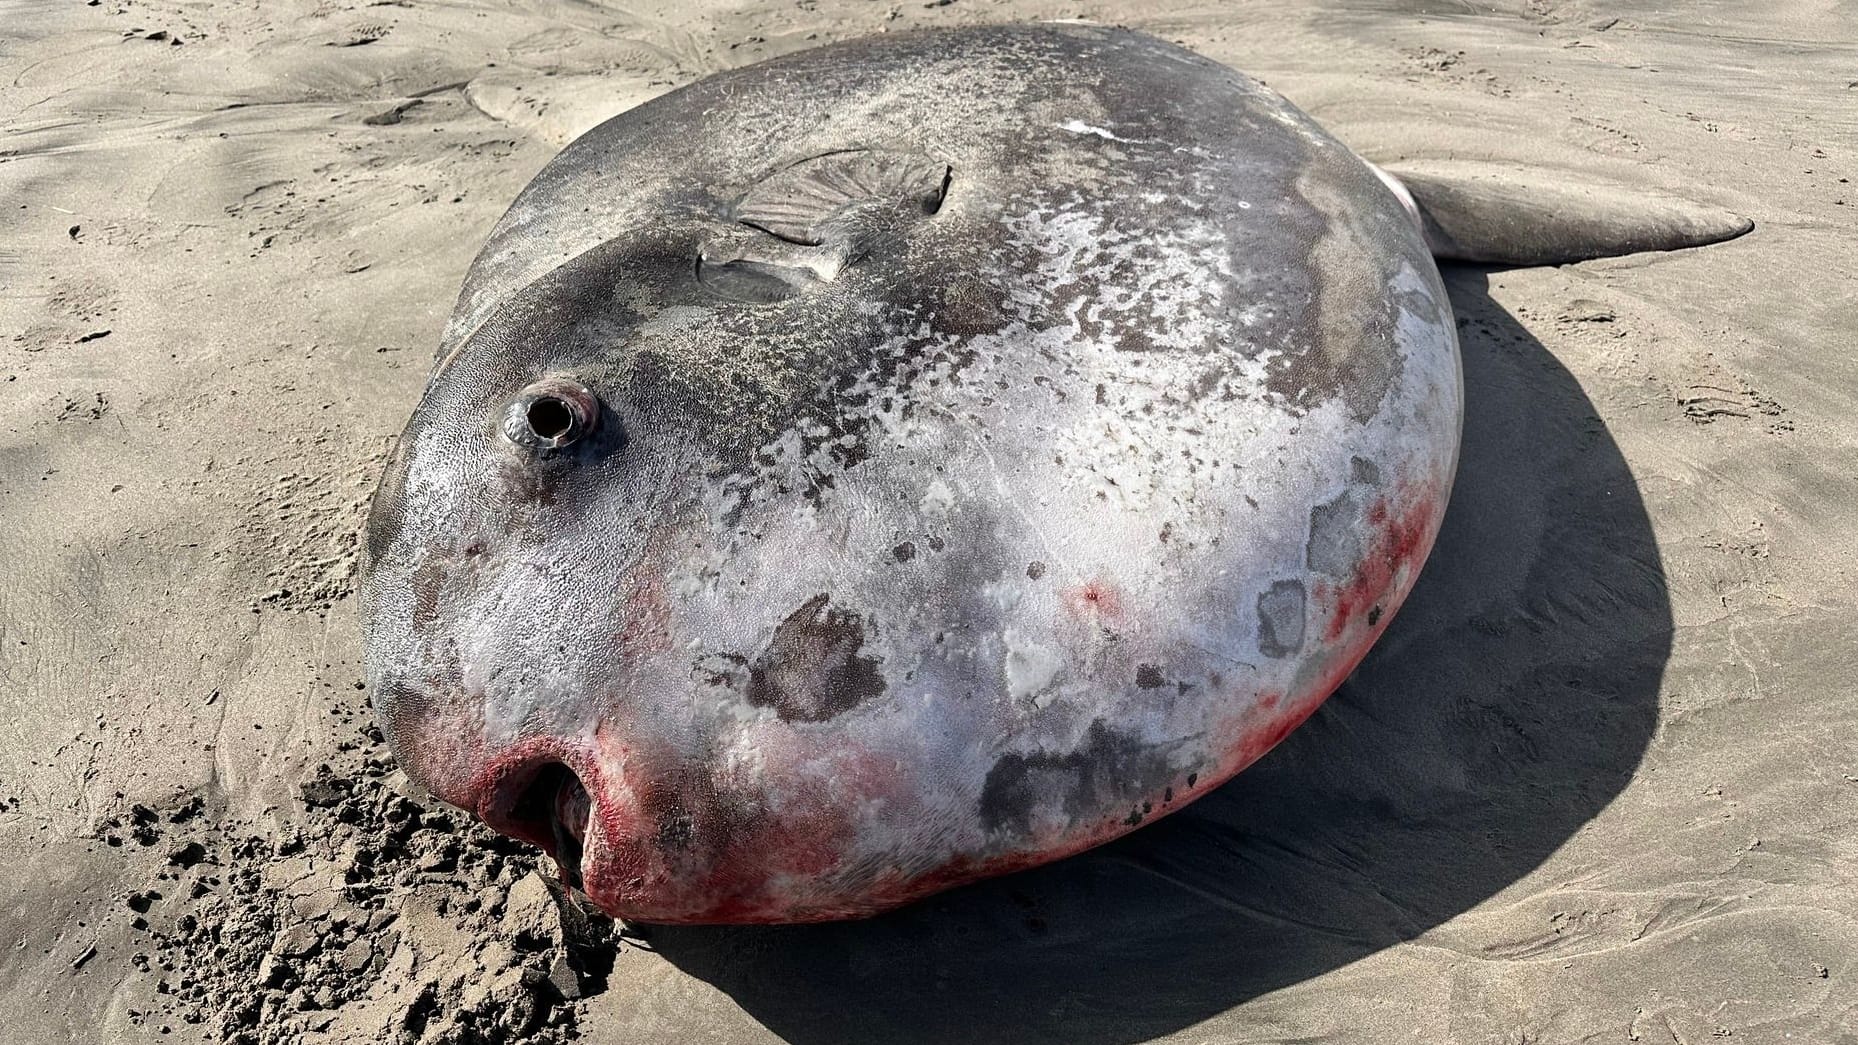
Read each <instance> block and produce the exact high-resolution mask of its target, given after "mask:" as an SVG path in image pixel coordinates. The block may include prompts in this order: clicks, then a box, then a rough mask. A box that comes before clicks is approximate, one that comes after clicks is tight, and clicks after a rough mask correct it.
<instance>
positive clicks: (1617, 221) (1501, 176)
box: [1384, 164, 1754, 265]
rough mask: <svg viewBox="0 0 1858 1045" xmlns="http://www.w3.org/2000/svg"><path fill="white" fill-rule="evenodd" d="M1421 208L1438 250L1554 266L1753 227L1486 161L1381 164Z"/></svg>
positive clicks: (1696, 208) (1672, 246) (1711, 239)
mask: <svg viewBox="0 0 1858 1045" xmlns="http://www.w3.org/2000/svg"><path fill="white" fill-rule="evenodd" d="M1384 173H1386V174H1390V175H1391V176H1392V177H1394V178H1396V179H1398V180H1399V182H1400V184H1401V185H1402V186H1403V187H1404V188H1405V189H1406V191H1407V192H1408V193H1409V194H1410V195H1411V197H1412V203H1413V206H1414V208H1415V209H1416V210H1417V211H1418V217H1419V221H1420V226H1421V228H1422V229H1423V230H1424V232H1425V236H1426V245H1427V246H1428V247H1429V248H1431V250H1432V253H1433V255H1434V256H1435V257H1439V258H1442V259H1447V260H1452V261H1472V262H1482V263H1485V264H1492V265H1560V264H1565V263H1567V262H1572V261H1584V260H1587V259H1589V258H1604V257H1613V256H1616V255H1620V254H1637V253H1639V252H1641V251H1658V250H1678V249H1681V248H1684V247H1699V246H1703V245H1705V244H1708V243H1718V242H1721V241H1723V240H1728V239H1734V238H1735V237H1737V236H1740V235H1742V234H1743V233H1745V232H1747V231H1749V230H1750V229H1752V228H1754V223H1753V222H1751V221H1749V220H1748V219H1747V218H1744V217H1742V216H1740V215H1738V214H1734V213H1731V212H1729V211H1726V210H1722V209H1720V208H1717V207H1710V206H1706V205H1704V204H1700V203H1693V202H1690V201H1688V200H1683V199H1677V198H1674V197H1671V196H1663V195H1655V194H1652V193H1646V192H1641V191H1637V190H1632V189H1625V188H1621V187H1618V186H1615V185H1609V184H1606V183H1596V182H1592V181H1585V180H1581V179H1578V178H1576V177H1574V176H1572V175H1568V174H1561V173H1558V172H1553V171H1519V170H1513V169H1511V168H1507V167H1496V166H1492V165H1488V164H1452V165H1437V166H1434V165H1427V166H1425V167H1419V166H1413V167H1403V168H1401V169H1396V170H1390V171H1386V172H1384Z"/></svg>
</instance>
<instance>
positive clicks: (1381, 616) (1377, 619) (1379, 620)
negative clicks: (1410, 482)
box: [1318, 488, 1439, 642]
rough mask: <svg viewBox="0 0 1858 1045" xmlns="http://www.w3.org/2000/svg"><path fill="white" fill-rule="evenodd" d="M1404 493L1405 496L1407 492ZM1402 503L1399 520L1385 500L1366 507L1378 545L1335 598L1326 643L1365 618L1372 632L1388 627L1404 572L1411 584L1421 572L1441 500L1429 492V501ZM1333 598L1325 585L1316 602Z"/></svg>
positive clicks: (1412, 499) (1374, 543) (1427, 496)
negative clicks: (1397, 583) (1397, 580)
mask: <svg viewBox="0 0 1858 1045" xmlns="http://www.w3.org/2000/svg"><path fill="white" fill-rule="evenodd" d="M1401 492H1402V493H1404V492H1405V490H1404V488H1403V489H1402V491H1401ZM1402 500H1405V501H1406V502H1407V503H1406V506H1405V507H1404V508H1403V509H1402V510H1401V511H1400V512H1399V513H1398V514H1397V515H1396V514H1393V513H1391V512H1390V511H1389V508H1388V504H1387V499H1386V498H1384V497H1383V498H1381V499H1379V500H1377V501H1375V502H1374V504H1373V505H1371V506H1370V507H1369V508H1368V512H1367V520H1368V522H1369V523H1370V524H1371V525H1373V526H1374V527H1375V535H1374V541H1373V543H1372V544H1371V545H1370V546H1369V549H1368V553H1367V554H1366V555H1365V556H1363V557H1362V560H1361V563H1360V565H1359V566H1357V567H1356V570H1355V576H1354V577H1353V578H1352V579H1351V580H1350V581H1349V582H1348V583H1347V584H1345V585H1343V586H1342V587H1341V588H1340V589H1338V590H1336V591H1335V592H1334V593H1333V599H1334V603H1335V611H1334V613H1333V615H1332V616H1331V617H1330V618H1329V627H1328V630H1327V631H1325V632H1324V634H1323V640H1324V641H1326V642H1334V641H1335V640H1336V639H1339V638H1341V637H1342V633H1343V632H1344V631H1346V630H1347V629H1348V627H1349V626H1350V625H1352V624H1353V623H1354V622H1355V620H1356V619H1357V618H1359V617H1361V616H1363V615H1364V614H1365V615H1368V616H1369V617H1371V618H1372V620H1370V621H1369V627H1370V629H1371V631H1372V630H1373V629H1378V628H1379V627H1380V626H1382V625H1384V624H1385V623H1386V622H1387V619H1388V616H1389V615H1390V614H1391V612H1392V610H1393V607H1392V606H1389V605H1387V603H1388V602H1389V601H1390V600H1391V599H1392V598H1393V597H1394V596H1395V595H1396V594H1398V593H1396V592H1394V590H1393V588H1394V580H1395V578H1396V577H1397V576H1398V575H1399V573H1400V568H1401V567H1402V566H1406V567H1409V568H1408V570H1407V577H1408V578H1409V579H1410V578H1411V577H1412V576H1413V575H1415V574H1417V573H1418V572H1419V566H1420V564H1421V563H1422V562H1423V561H1424V560H1425V558H1426V553H1427V552H1428V551H1429V550H1431V548H1432V539H1433V537H1434V536H1436V535H1437V532H1438V527H1437V526H1436V523H1437V520H1438V517H1439V506H1438V504H1437V500H1438V498H1437V496H1436V495H1434V494H1433V493H1432V492H1431V491H1427V493H1426V495H1425V496H1419V497H1412V498H1402ZM1329 595H1330V593H1329V592H1328V591H1327V590H1326V586H1319V587H1318V598H1324V597H1326V596H1329ZM1377 610H1378V612H1377Z"/></svg>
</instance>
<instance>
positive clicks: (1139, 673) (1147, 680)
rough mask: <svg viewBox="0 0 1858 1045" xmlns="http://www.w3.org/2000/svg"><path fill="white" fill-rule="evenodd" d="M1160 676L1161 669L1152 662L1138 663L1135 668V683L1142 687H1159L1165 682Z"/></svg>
mask: <svg viewBox="0 0 1858 1045" xmlns="http://www.w3.org/2000/svg"><path fill="white" fill-rule="evenodd" d="M1167 681H1168V680H1167V679H1165V678H1162V677H1161V669H1160V668H1158V667H1156V666H1155V665H1153V664H1138V665H1136V669H1135V684H1136V685H1137V686H1140V687H1141V688H1143V689H1159V688H1160V687H1162V686H1163V685H1166V684H1167Z"/></svg>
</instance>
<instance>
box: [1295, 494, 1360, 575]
mask: <svg viewBox="0 0 1858 1045" xmlns="http://www.w3.org/2000/svg"><path fill="white" fill-rule="evenodd" d="M1360 519H1361V506H1360V505H1359V504H1358V503H1357V502H1356V501H1355V498H1354V496H1353V495H1352V494H1350V493H1349V492H1348V491H1347V490H1344V491H1342V492H1341V493H1339V494H1337V495H1336V497H1335V499H1334V500H1332V501H1329V502H1327V503H1324V504H1319V505H1317V506H1316V507H1314V508H1311V509H1310V540H1309V544H1308V545H1307V546H1306V547H1305V551H1306V552H1307V558H1306V560H1305V561H1306V563H1307V564H1308V566H1309V568H1310V569H1312V570H1315V571H1316V572H1317V573H1326V574H1328V575H1329V576H1331V577H1346V576H1347V575H1348V574H1349V573H1350V572H1351V571H1353V570H1354V568H1355V564H1356V563H1358V562H1360V561H1361V529H1360V526H1359V522H1360Z"/></svg>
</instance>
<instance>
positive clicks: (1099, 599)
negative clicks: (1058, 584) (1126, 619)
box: [1059, 579, 1123, 620]
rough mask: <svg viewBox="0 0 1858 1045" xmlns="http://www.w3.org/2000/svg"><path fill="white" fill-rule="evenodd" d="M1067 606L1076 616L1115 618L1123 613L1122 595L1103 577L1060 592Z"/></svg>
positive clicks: (1060, 596)
mask: <svg viewBox="0 0 1858 1045" xmlns="http://www.w3.org/2000/svg"><path fill="white" fill-rule="evenodd" d="M1059 598H1061V599H1063V600H1064V604H1065V608H1066V609H1068V610H1070V611H1071V613H1072V614H1073V615H1074V616H1078V617H1084V618H1086V619H1088V618H1090V617H1098V618H1102V619H1106V620H1114V619H1116V618H1118V617H1120V616H1122V613H1123V603H1122V596H1121V595H1119V594H1118V593H1117V591H1116V589H1115V588H1113V587H1111V586H1110V585H1108V584H1106V583H1105V582H1104V581H1102V580H1101V579H1093V580H1090V581H1086V582H1085V583H1083V584H1079V585H1075V586H1073V587H1069V588H1066V589H1064V591H1062V592H1060V593H1059Z"/></svg>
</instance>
